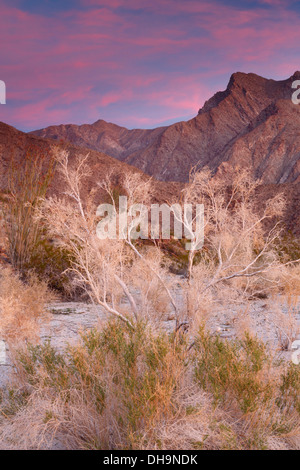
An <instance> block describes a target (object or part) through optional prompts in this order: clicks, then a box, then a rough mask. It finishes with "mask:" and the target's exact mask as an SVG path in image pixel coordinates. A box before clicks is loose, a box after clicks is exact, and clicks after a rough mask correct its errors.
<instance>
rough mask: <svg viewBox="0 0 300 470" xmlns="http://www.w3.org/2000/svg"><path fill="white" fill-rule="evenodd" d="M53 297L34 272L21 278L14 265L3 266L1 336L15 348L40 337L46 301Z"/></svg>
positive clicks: (1, 276) (1, 280)
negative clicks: (14, 269) (15, 271)
mask: <svg viewBox="0 0 300 470" xmlns="http://www.w3.org/2000/svg"><path fill="white" fill-rule="evenodd" d="M50 298H51V295H50V293H49V291H48V288H47V285H46V283H42V282H40V281H38V280H37V278H36V277H35V275H34V274H32V275H29V276H28V280H27V281H26V283H24V282H22V281H21V280H20V278H19V277H18V275H17V274H15V273H14V272H13V270H12V269H11V268H2V269H1V270H0V337H1V338H3V339H4V340H5V341H7V342H8V343H9V344H10V345H11V346H12V347H13V348H15V347H16V346H17V344H20V343H22V342H24V341H27V340H28V341H32V340H36V339H38V335H39V327H40V325H41V322H43V321H44V320H45V318H46V316H47V314H46V313H45V304H46V302H48V301H49V300H50Z"/></svg>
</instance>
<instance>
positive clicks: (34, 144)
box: [0, 122, 181, 201]
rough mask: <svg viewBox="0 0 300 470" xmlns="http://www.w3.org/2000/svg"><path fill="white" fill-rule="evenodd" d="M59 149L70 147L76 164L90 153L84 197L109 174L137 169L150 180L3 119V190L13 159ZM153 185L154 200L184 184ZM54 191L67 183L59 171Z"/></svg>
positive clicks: (0, 141)
mask: <svg viewBox="0 0 300 470" xmlns="http://www.w3.org/2000/svg"><path fill="white" fill-rule="evenodd" d="M56 149H58V151H59V150H67V151H68V152H69V155H70V162H71V164H74V162H75V161H76V159H77V158H82V157H83V156H85V155H86V154H87V153H88V154H89V160H88V163H89V165H90V168H91V172H90V176H89V177H88V178H87V179H86V181H85V185H84V188H83V192H84V196H86V195H87V194H88V193H89V192H90V191H94V190H95V189H97V182H98V181H101V180H102V179H103V178H104V177H105V176H106V175H107V174H111V173H113V174H114V176H115V180H116V183H117V182H118V179H120V178H121V177H122V176H123V175H124V173H126V172H134V173H136V172H138V173H140V174H141V175H142V178H144V179H145V180H147V179H149V176H147V175H144V174H143V173H142V172H141V171H140V170H138V169H137V168H135V167H133V166H130V165H128V164H126V163H124V162H120V161H119V160H116V159H115V158H112V157H110V156H108V155H105V154H104V153H101V152H96V151H94V150H90V149H83V148H81V147H76V146H74V145H72V144H70V143H68V142H64V143H61V142H54V141H53V140H51V139H43V138H40V137H36V136H34V135H32V134H26V133H24V132H21V131H18V130H17V129H15V128H14V127H12V126H9V125H7V124H4V123H3V122H0V191H1V190H2V191H5V189H6V187H7V170H8V168H9V166H10V163H11V161H12V159H14V160H15V161H16V162H20V164H22V159H23V157H24V156H25V154H26V152H31V153H32V154H33V155H34V156H36V158H39V156H41V155H46V156H48V155H49V158H50V156H51V155H52V153H53V151H55V150H56ZM153 184H154V188H155V198H154V201H165V200H168V199H170V198H172V197H173V195H174V194H177V193H178V192H179V191H180V189H181V186H180V185H179V184H176V183H168V184H167V185H166V184H165V183H163V182H160V181H153ZM51 191H52V193H56V194H60V193H62V192H63V191H64V184H63V182H62V179H61V177H60V175H59V173H57V174H56V175H55V177H54V178H53V181H52V187H51Z"/></svg>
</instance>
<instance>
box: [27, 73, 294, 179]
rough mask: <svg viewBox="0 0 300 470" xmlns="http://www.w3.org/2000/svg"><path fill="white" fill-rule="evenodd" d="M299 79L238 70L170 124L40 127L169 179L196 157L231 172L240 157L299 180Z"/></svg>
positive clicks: (180, 175) (271, 175)
mask: <svg viewBox="0 0 300 470" xmlns="http://www.w3.org/2000/svg"><path fill="white" fill-rule="evenodd" d="M297 79H300V72H295V74H294V75H293V76H292V77H290V78H289V79H287V80H283V81H275V80H269V79H266V78H263V77H260V76H258V75H255V74H245V73H240V72H237V73H235V74H233V75H232V76H231V78H230V81H229V83H228V86H227V89H226V90H225V91H223V92H218V93H216V94H215V95H214V96H213V97H212V98H211V99H210V100H208V101H207V102H206V103H205V104H204V106H203V108H202V109H200V110H199V113H198V115H197V116H196V117H195V118H193V119H191V120H189V121H187V122H179V123H176V124H173V125H171V126H168V127H161V128H157V129H152V130H140V129H136V130H128V129H126V128H124V127H119V126H116V125H115V124H110V123H106V122H105V121H102V120H100V121H97V122H96V123H94V124H91V125H89V124H85V125H82V126H76V125H72V124H69V125H61V126H51V127H48V128H46V129H41V130H38V131H33V134H34V135H37V136H40V137H47V138H51V139H56V140H60V139H62V140H65V141H69V142H72V143H73V144H75V145H78V146H82V147H88V148H92V149H94V150H98V151H102V152H105V153H106V154H108V155H111V156H113V157H115V158H118V159H119V160H121V161H125V162H126V163H129V164H130V165H134V166H136V167H137V168H139V169H141V170H142V171H144V172H145V173H147V174H150V175H153V176H154V177H155V178H156V179H158V180H162V181H182V182H185V181H187V180H188V175H189V171H190V169H191V167H193V166H194V165H197V166H198V167H199V168H202V167H204V166H209V167H210V168H211V169H212V170H213V171H214V172H217V171H218V172H219V173H220V172H221V173H222V172H226V173H229V174H230V171H232V170H233V169H234V167H236V166H237V165H239V166H250V167H251V168H252V170H253V174H254V175H255V177H257V178H261V179H262V181H263V182H264V183H283V182H296V181H300V163H299V159H300V132H299V131H298V129H300V106H296V105H294V104H293V103H292V101H291V96H292V89H291V84H292V82H293V81H294V80H297Z"/></svg>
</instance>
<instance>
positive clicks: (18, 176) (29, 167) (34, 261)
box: [2, 149, 70, 292]
mask: <svg viewBox="0 0 300 470" xmlns="http://www.w3.org/2000/svg"><path fill="white" fill-rule="evenodd" d="M55 166H56V163H55V159H54V157H53V156H51V155H48V154H47V153H45V154H40V153H39V154H37V153H36V152H35V151H34V149H29V150H28V151H27V153H26V155H25V157H24V159H23V160H22V161H20V162H19V161H16V159H15V158H12V159H11V165H10V168H9V171H8V190H7V194H6V197H5V199H4V200H3V201H2V202H3V203H2V212H3V222H4V229H5V234H6V240H7V243H6V244H7V253H8V257H9V260H10V262H11V264H12V265H13V267H14V268H16V269H17V270H18V271H19V272H20V273H21V274H22V275H23V276H24V277H26V273H27V272H28V271H29V272H31V271H33V270H34V271H35V273H36V274H37V276H38V277H39V279H41V280H44V281H47V282H48V284H49V287H50V288H52V289H57V290H59V291H63V292H64V291H66V290H67V288H68V281H69V279H68V277H67V275H66V274H63V273H64V272H65V271H66V270H67V269H68V268H69V267H70V257H69V255H70V254H69V252H67V250H64V249H61V248H60V247H58V246H56V245H55V244H54V243H53V240H51V239H50V237H49V234H48V232H47V230H46V228H45V225H44V223H43V220H41V219H38V218H37V210H38V208H39V206H40V205H41V202H42V200H43V199H44V198H45V196H46V193H47V191H48V189H49V186H50V184H51V181H52V179H53V175H54V172H55Z"/></svg>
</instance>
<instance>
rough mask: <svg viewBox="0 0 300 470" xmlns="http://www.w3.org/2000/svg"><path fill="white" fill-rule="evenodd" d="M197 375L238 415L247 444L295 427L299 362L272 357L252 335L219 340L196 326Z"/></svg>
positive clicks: (265, 440)
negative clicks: (287, 363) (284, 361)
mask: <svg viewBox="0 0 300 470" xmlns="http://www.w3.org/2000/svg"><path fill="white" fill-rule="evenodd" d="M195 349H196V365H195V379H196V381H197V382H198V383H199V384H200V385H201V387H203V388H204V389H205V390H207V391H210V392H211V393H212V394H213V397H214V400H215V403H216V404H220V405H221V406H222V407H224V409H226V410H227V412H230V413H234V414H235V416H239V419H240V422H241V423H243V425H242V426H241V429H240V437H241V436H243V435H244V444H243V445H244V446H245V448H267V447H268V438H270V436H271V435H273V436H280V435H286V436H287V435H288V434H289V433H292V432H295V433H296V434H297V433H298V432H299V411H300V410H299V383H300V382H299V381H300V371H299V367H297V366H295V365H294V364H291V365H290V364H289V365H285V364H283V363H281V362H280V361H278V360H277V361H275V360H274V358H272V356H271V351H270V350H269V349H268V348H267V346H266V345H265V344H264V343H263V342H262V341H260V340H258V339H257V338H256V337H252V336H250V335H249V334H248V333H245V335H244V339H242V340H222V339H221V338H220V337H218V336H216V337H213V336H210V335H209V334H208V333H207V332H206V331H205V329H204V328H200V331H199V334H198V336H197V338H196V341H195Z"/></svg>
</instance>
